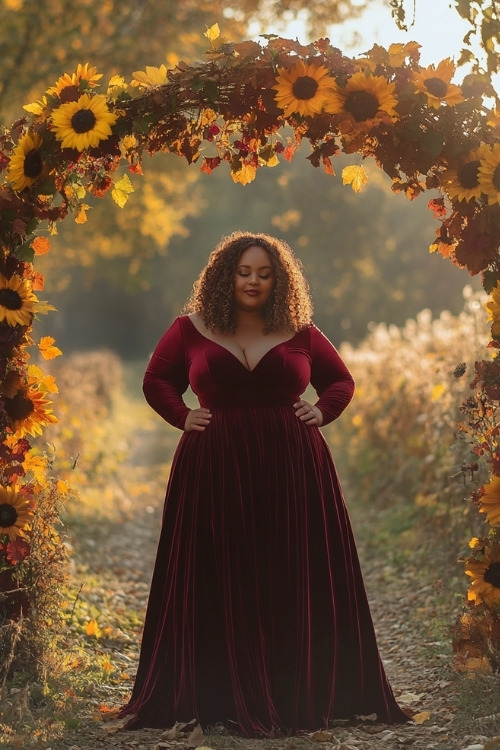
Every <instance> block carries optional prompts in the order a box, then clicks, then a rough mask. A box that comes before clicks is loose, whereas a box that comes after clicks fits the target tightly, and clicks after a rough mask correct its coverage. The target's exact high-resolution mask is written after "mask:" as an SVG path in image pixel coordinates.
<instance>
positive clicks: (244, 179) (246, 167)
mask: <svg viewBox="0 0 500 750" xmlns="http://www.w3.org/2000/svg"><path fill="white" fill-rule="evenodd" d="M256 174H257V167H254V166H253V164H243V165H242V166H241V169H238V170H236V171H234V172H233V171H232V172H231V177H232V178H233V181H234V182H239V183H240V185H247V184H248V183H249V182H252V180H255V175H256Z"/></svg>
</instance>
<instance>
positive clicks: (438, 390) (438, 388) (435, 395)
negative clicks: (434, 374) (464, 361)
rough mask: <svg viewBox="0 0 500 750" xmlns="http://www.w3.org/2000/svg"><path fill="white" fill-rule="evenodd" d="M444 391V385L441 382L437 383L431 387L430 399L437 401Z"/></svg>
mask: <svg viewBox="0 0 500 750" xmlns="http://www.w3.org/2000/svg"><path fill="white" fill-rule="evenodd" d="M445 391H446V386H445V385H444V384H443V383H439V384H438V385H435V386H434V388H433V389H432V394H431V399H432V401H437V400H438V399H439V398H441V396H442V395H443V393H444V392H445Z"/></svg>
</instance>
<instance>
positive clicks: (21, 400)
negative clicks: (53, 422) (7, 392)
mask: <svg viewBox="0 0 500 750" xmlns="http://www.w3.org/2000/svg"><path fill="white" fill-rule="evenodd" d="M4 408H5V411H6V412H7V414H8V415H9V417H10V418H11V419H12V421H13V422H17V420H19V419H26V417H29V415H30V414H32V413H33V411H34V409H35V407H34V406H33V401H32V400H31V399H29V398H28V397H27V396H26V395H25V394H24V393H16V395H15V396H14V397H13V398H5V399H4Z"/></svg>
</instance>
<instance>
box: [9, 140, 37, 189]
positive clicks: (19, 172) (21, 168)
mask: <svg viewBox="0 0 500 750" xmlns="http://www.w3.org/2000/svg"><path fill="white" fill-rule="evenodd" d="M41 145H42V139H41V138H40V136H39V135H38V133H31V134H30V133H25V135H22V136H21V137H20V139H19V142H18V144H17V146H16V147H15V149H14V151H13V153H12V156H11V157H10V160H9V166H8V169H7V174H6V177H7V180H8V181H9V182H10V183H12V188H13V190H16V191H17V192H19V193H20V192H21V190H24V188H30V187H31V186H32V185H33V183H35V182H36V181H37V179H38V178H39V177H40V175H41V174H42V170H43V161H42V157H41V156H40V147H41Z"/></svg>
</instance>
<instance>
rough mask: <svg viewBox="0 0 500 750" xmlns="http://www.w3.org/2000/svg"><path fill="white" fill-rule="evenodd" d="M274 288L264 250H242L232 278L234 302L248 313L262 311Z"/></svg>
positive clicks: (255, 246) (270, 268) (254, 247)
mask: <svg viewBox="0 0 500 750" xmlns="http://www.w3.org/2000/svg"><path fill="white" fill-rule="evenodd" d="M273 287H274V272H273V268H272V265H271V259H270V258H269V255H268V253H267V252H266V251H265V250H264V248H262V247H259V246H258V245H252V246H251V247H249V248H247V249H246V250H244V251H243V252H242V254H241V256H240V259H239V261H238V265H237V266H236V272H235V276H234V302H235V305H236V307H237V308H239V309H240V310H245V311H248V312H252V311H255V312H260V311H262V310H263V309H264V308H265V306H266V304H267V302H268V300H269V298H270V296H271V294H272V291H273Z"/></svg>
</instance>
